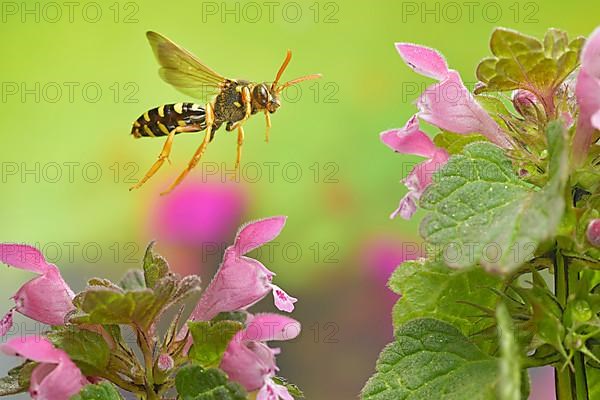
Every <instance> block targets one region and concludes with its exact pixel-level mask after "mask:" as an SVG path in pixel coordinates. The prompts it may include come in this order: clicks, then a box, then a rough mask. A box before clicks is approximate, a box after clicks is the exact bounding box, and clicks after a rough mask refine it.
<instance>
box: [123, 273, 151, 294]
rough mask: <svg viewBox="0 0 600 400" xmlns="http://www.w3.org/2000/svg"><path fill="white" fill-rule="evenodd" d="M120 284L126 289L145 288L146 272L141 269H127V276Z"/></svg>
mask: <svg viewBox="0 0 600 400" xmlns="http://www.w3.org/2000/svg"><path fill="white" fill-rule="evenodd" d="M119 286H120V287H121V288H123V289H125V290H138V289H145V288H146V282H145V281H144V272H143V271H141V270H139V269H132V270H129V271H127V273H126V274H125V276H124V277H123V278H122V279H121V281H120V282H119Z"/></svg>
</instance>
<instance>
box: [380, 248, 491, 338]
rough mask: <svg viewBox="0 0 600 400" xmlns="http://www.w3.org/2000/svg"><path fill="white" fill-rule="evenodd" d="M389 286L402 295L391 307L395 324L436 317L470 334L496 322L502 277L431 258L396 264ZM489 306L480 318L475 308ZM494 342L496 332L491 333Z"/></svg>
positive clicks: (468, 335) (469, 335) (483, 329)
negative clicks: (486, 316)
mask: <svg viewBox="0 0 600 400" xmlns="http://www.w3.org/2000/svg"><path fill="white" fill-rule="evenodd" d="M389 286H390V288H391V289H392V290H393V291H394V292H396V293H398V294H400V295H402V298H401V299H400V300H398V302H397V303H396V305H395V307H394V311H393V317H394V326H396V327H398V326H400V325H402V324H404V323H406V322H408V321H410V320H412V319H414V318H424V317H429V318H435V319H439V320H442V321H446V322H449V323H451V324H452V325H454V326H455V327H457V328H458V329H459V330H460V331H461V332H462V334H463V335H465V336H467V337H471V336H472V335H474V334H477V333H479V332H484V331H485V330H487V329H488V328H490V327H493V325H494V324H495V321H494V318H493V312H494V310H495V308H496V303H497V301H498V296H497V295H496V294H495V293H494V291H493V289H500V288H501V286H502V281H501V280H500V279H499V278H497V277H494V276H491V275H489V274H487V273H486V272H485V271H483V270H482V269H480V268H476V269H474V268H471V269H468V270H452V269H450V268H448V267H447V266H446V265H444V264H443V263H440V262H436V261H432V260H420V261H407V262H405V263H403V264H402V265H401V266H399V267H398V268H397V269H396V271H395V272H394V274H393V275H392V277H391V278H390V281H389ZM462 302H469V303H472V304H476V305H477V307H480V308H487V309H489V315H488V318H481V316H480V314H481V311H480V309H478V308H475V307H473V306H469V305H467V304H464V303H462ZM491 339H492V340H493V341H494V342H495V339H496V337H495V335H493V336H492V337H491Z"/></svg>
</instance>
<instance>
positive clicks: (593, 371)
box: [585, 365, 600, 399]
mask: <svg viewBox="0 0 600 400" xmlns="http://www.w3.org/2000/svg"><path fill="white" fill-rule="evenodd" d="M585 374H586V378H587V385H588V397H589V398H590V399H600V369H598V368H593V367H590V366H589V365H586V367H585Z"/></svg>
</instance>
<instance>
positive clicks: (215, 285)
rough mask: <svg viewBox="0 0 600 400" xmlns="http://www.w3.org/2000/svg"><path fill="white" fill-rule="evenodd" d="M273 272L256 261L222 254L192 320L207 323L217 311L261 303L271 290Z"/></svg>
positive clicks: (237, 308) (228, 253)
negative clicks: (222, 257) (221, 260)
mask: <svg viewBox="0 0 600 400" xmlns="http://www.w3.org/2000/svg"><path fill="white" fill-rule="evenodd" d="M272 277H273V273H272V272H271V271H269V270H268V269H267V268H265V266H264V265H262V264H261V263H260V262H258V261H256V260H253V259H251V258H248V257H244V256H237V255H236V254H235V253H234V252H233V251H227V252H225V259H224V260H223V263H222V264H221V267H220V268H219V270H218V271H217V273H216V274H215V276H214V278H213V280H212V281H211V282H210V284H209V285H208V287H207V288H206V290H205V291H204V293H203V294H202V297H201V298H200V301H199V302H198V305H197V306H196V308H195V309H194V312H193V313H192V317H191V318H192V320H194V321H208V320H211V319H212V318H214V317H215V316H217V314H219V313H221V312H229V311H238V310H242V309H245V308H247V307H250V306H251V305H253V304H255V303H257V302H258V301H260V300H262V299H263V298H264V297H265V296H266V295H267V294H268V293H269V291H270V290H271V279H272Z"/></svg>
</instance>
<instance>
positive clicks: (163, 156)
mask: <svg viewBox="0 0 600 400" xmlns="http://www.w3.org/2000/svg"><path fill="white" fill-rule="evenodd" d="M199 130H200V129H199V127H197V126H193V125H190V126H178V127H177V128H175V129H173V130H172V131H171V132H169V135H168V136H167V140H166V141H165V144H164V145H163V148H162V151H161V152H160V154H159V155H158V160H156V161H155V162H154V164H152V167H150V169H149V170H148V172H147V173H146V175H144V177H143V178H142V179H141V180H140V181H139V182H138V183H136V184H135V185H133V186H132V187H130V188H129V190H134V189H139V188H140V187H142V185H143V184H144V183H146V182H147V181H148V180H149V179H150V178H152V176H153V175H154V174H155V173H156V172H158V170H159V169H160V167H162V166H163V164H164V162H165V160H168V161H169V163H171V160H170V159H169V155H170V154H171V148H172V147H173V139H174V138H175V134H176V133H179V132H198V131H199Z"/></svg>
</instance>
